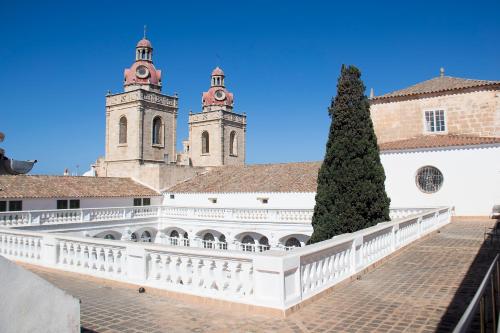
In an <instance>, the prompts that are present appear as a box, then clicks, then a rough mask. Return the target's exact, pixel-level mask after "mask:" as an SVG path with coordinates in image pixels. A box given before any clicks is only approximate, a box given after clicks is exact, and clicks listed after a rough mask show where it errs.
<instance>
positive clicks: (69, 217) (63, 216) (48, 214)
mask: <svg viewBox="0 0 500 333" xmlns="http://www.w3.org/2000/svg"><path fill="white" fill-rule="evenodd" d="M35 216H37V217H38V219H37V220H38V221H39V223H40V224H54V223H72V222H80V221H81V220H82V211H81V210H80V209H60V210H49V211H38V212H34V213H33V217H32V219H33V218H34V217H35Z"/></svg>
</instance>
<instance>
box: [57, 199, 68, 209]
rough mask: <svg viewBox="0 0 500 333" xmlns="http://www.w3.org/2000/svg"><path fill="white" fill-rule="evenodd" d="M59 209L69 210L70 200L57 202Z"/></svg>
mask: <svg viewBox="0 0 500 333" xmlns="http://www.w3.org/2000/svg"><path fill="white" fill-rule="evenodd" d="M57 209H68V200H57Z"/></svg>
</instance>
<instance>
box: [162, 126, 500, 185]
mask: <svg viewBox="0 0 500 333" xmlns="http://www.w3.org/2000/svg"><path fill="white" fill-rule="evenodd" d="M493 143H500V138H490V137H472V136H460V135H426V136H421V137H417V138H412V139H407V140H401V141H395V142H387V143H383V144H380V145H379V146H380V150H381V151H389V150H405V149H418V148H437V147H448V146H469V145H479V144H493ZM320 167H321V162H302V163H282V164H255V165H245V166H223V167H217V168H213V169H212V170H210V171H207V172H205V173H203V174H200V175H198V176H195V177H193V178H190V179H188V180H186V181H184V182H181V183H179V184H177V185H174V186H172V187H170V188H168V189H167V190H166V192H171V193H224V192H226V193H227V192H316V187H317V178H318V171H319V168H320Z"/></svg>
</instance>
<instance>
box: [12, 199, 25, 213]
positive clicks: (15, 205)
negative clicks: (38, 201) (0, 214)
mask: <svg viewBox="0 0 500 333" xmlns="http://www.w3.org/2000/svg"><path fill="white" fill-rule="evenodd" d="M9 210H10V211H12V212H14V211H20V210H23V202H22V201H21V200H18V201H17V200H16V201H9Z"/></svg>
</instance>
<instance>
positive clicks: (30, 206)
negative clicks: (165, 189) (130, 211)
mask: <svg viewBox="0 0 500 333" xmlns="http://www.w3.org/2000/svg"><path fill="white" fill-rule="evenodd" d="M137 198H149V197H137ZM63 199H64V200H71V199H77V200H80V208H101V207H128V206H133V205H134V198H133V197H129V198H50V199H47V198H44V199H17V198H12V199H1V200H5V201H9V200H22V202H23V210H48V209H57V200H63ZM161 202H162V197H161V196H158V197H151V205H160V204H161Z"/></svg>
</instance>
